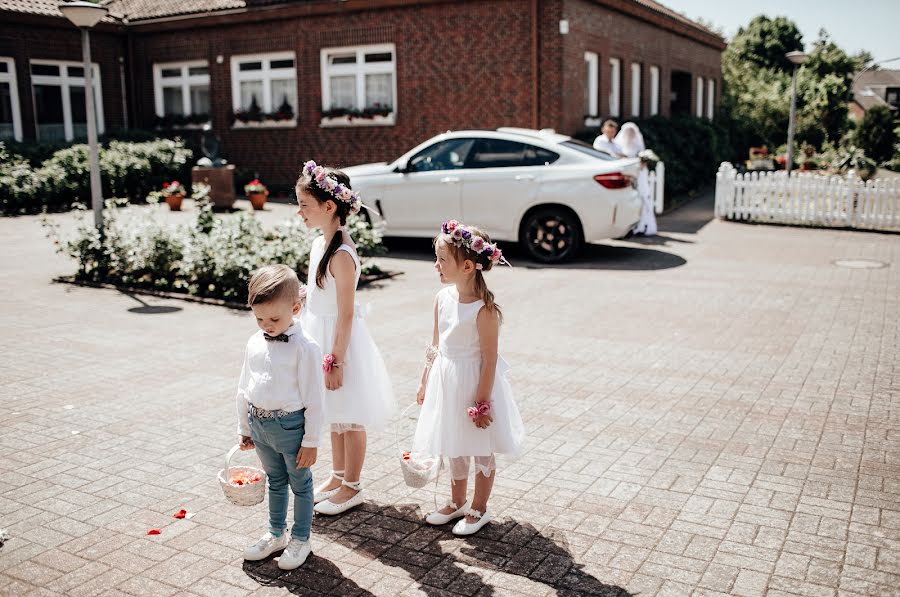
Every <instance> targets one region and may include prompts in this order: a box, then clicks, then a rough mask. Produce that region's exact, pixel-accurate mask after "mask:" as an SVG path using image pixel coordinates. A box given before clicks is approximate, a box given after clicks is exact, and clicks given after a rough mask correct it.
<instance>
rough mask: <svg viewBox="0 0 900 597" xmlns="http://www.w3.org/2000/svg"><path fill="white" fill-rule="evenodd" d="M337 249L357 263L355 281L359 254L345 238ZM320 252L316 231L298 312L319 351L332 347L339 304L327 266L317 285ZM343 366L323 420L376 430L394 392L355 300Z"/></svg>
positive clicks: (328, 394) (387, 414) (321, 246)
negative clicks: (321, 285) (302, 304)
mask: <svg viewBox="0 0 900 597" xmlns="http://www.w3.org/2000/svg"><path fill="white" fill-rule="evenodd" d="M339 233H340V231H339ZM338 251H346V252H347V253H349V254H350V256H351V257H352V258H353V262H354V263H355V264H356V280H355V283H354V286H355V285H356V284H358V283H359V276H360V262H359V256H358V255H357V254H356V251H355V250H354V248H353V247H351V246H350V245H347V244H342V245H341V246H340V247H338ZM324 252H325V238H324V237H323V236H320V237H318V238H317V239H315V240H314V241H313V244H312V248H311V250H310V255H309V275H308V279H307V286H306V306H305V307H304V308H303V312H302V313H301V314H300V322H301V325H302V326H303V329H304V331H305V332H306V333H307V334H309V335H310V336H311V337H312V338H313V339H314V340H315V341H316V342H317V343H318V344H319V347H320V348H321V349H322V353H323V354H328V353H329V352H331V350H332V348H333V347H334V335H335V325H336V323H337V319H338V308H337V290H336V287H335V280H334V276H333V275H332V274H331V271H326V273H325V284H324V285H325V288H319V287H318V286H317V285H316V270H317V269H318V267H319V261H321V259H322V255H323V254H324ZM341 367H342V368H343V373H344V384H343V385H342V386H341V387H340V388H338V389H337V390H325V413H324V415H325V416H324V420H325V423H327V424H329V425H331V426H334V425H339V426H340V427H341V430H345V429H352V428H358V427H356V426H362V427H364V428H366V429H367V430H375V431H377V430H379V429H382V428H383V427H384V425H385V423H386V422H387V421H388V419H390V417H391V416H392V414H393V410H394V392H393V389H392V387H391V380H390V378H389V377H388V372H387V368H386V367H385V365H384V360H383V359H382V358H381V353H380V352H379V351H378V347H377V346H376V345H375V342H374V341H373V340H372V336H371V335H370V334H369V328H368V326H367V325H366V321H365V319H363V311H362V309H361V308H360V305H359V304H356V305H354V313H353V324H352V327H351V331H350V343H349V344H348V346H347V352H346V354H345V355H344V360H343V363H341Z"/></svg>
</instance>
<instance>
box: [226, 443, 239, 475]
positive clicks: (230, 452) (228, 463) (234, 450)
mask: <svg viewBox="0 0 900 597" xmlns="http://www.w3.org/2000/svg"><path fill="white" fill-rule="evenodd" d="M240 449H241V444H234V447H232V448H231V449H230V450H228V455H227V456H226V457H225V478H226V479H227V478H228V469H230V468H231V458H232V457H233V456H234V455H235V454H236V453H237V451H238V450H240Z"/></svg>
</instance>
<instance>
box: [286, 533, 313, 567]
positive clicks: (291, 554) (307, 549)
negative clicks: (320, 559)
mask: <svg viewBox="0 0 900 597" xmlns="http://www.w3.org/2000/svg"><path fill="white" fill-rule="evenodd" d="M310 553H312V545H310V542H309V541H301V540H300V539H291V542H290V543H288V546H287V547H286V548H285V549H284V552H283V553H282V554H281V557H279V558H278V567H279V568H281V569H282V570H293V569H294V568H299V567H300V566H302V565H303V562H305V561H306V558H307V557H309V554H310Z"/></svg>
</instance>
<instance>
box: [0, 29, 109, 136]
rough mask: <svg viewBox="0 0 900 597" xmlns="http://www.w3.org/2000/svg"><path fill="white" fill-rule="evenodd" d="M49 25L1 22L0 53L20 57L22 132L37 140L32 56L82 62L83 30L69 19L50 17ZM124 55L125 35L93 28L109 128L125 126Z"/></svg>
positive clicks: (93, 50)
mask: <svg viewBox="0 0 900 597" xmlns="http://www.w3.org/2000/svg"><path fill="white" fill-rule="evenodd" d="M46 21H47V24H46V25H41V24H35V23H30V24H28V25H22V24H16V23H12V22H9V21H3V22H0V56H3V57H9V58H14V59H15V61H16V82H17V83H18V89H19V106H20V110H21V115H22V136H23V140H25V141H34V139H35V122H34V102H33V100H32V93H31V68H30V62H29V61H30V60H32V59H43V60H65V61H71V62H79V63H80V62H81V57H82V54H81V34H80V33H79V31H78V30H77V29H75V27H74V26H71V25H68V21H63V20H62V19H47V20H46ZM123 55H124V44H123V42H122V38H121V37H120V36H119V35H117V34H116V33H115V32H110V31H108V30H107V31H93V32H91V60H92V61H93V62H95V63H97V64H98V65H99V66H100V90H101V93H102V94H103V119H104V124H105V126H106V130H107V131H109V130H110V129H112V128H122V127H123V126H124V124H125V121H124V115H123V111H122V85H121V76H120V71H119V57H120V56H123Z"/></svg>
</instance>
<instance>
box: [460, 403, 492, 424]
mask: <svg viewBox="0 0 900 597" xmlns="http://www.w3.org/2000/svg"><path fill="white" fill-rule="evenodd" d="M466 412H467V413H469V418H470V419H472V420H473V421H474V420H475V419H477V418H478V417H483V416H484V415H489V414H490V413H491V403H490V402H487V401H484V402H476V403H475V406H470V407H469V408H467V409H466Z"/></svg>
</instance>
